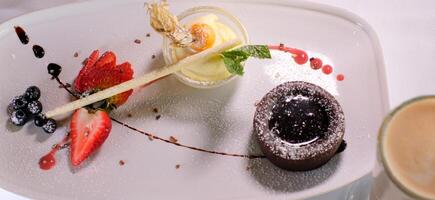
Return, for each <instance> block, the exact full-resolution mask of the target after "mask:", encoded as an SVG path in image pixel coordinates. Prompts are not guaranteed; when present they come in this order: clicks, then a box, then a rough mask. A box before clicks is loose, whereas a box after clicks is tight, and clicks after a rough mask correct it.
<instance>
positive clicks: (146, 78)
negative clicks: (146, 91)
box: [45, 40, 241, 118]
mask: <svg viewBox="0 0 435 200" xmlns="http://www.w3.org/2000/svg"><path fill="white" fill-rule="evenodd" d="M240 43H241V42H240V40H231V41H228V42H225V43H223V44H221V45H218V46H216V47H213V48H210V49H207V50H204V51H202V52H199V53H197V54H194V55H192V56H189V57H186V58H184V59H182V60H180V61H179V62H177V63H175V64H173V65H169V66H164V67H162V68H159V69H156V70H154V71H152V72H150V73H147V74H144V75H142V76H140V77H138V78H135V79H132V80H129V81H126V82H124V83H121V84H119V85H115V86H113V87H110V88H107V89H105V90H102V91H100V92H97V93H95V94H92V95H89V96H87V97H85V98H82V99H78V100H76V101H73V102H70V103H67V104H65V105H63V106H60V107H57V108H55V109H53V110H50V111H48V112H47V113H45V116H46V117H47V118H52V117H55V116H58V115H61V114H64V113H67V112H70V111H73V110H76V109H79V108H81V107H84V106H87V105H90V104H93V103H95V102H98V101H101V100H103V99H107V98H109V97H112V96H114V95H117V94H120V93H123V92H126V91H128V90H130V89H133V88H137V87H139V86H141V85H145V84H147V83H149V82H151V81H153V80H156V79H158V78H161V77H164V76H166V75H169V74H172V73H174V72H177V71H179V70H181V68H183V67H185V66H187V65H190V64H193V63H194V62H196V61H199V60H203V59H208V58H210V57H212V56H215V55H216V54H219V53H221V52H223V51H225V50H228V49H231V48H233V47H235V46H237V45H239V44H240Z"/></svg>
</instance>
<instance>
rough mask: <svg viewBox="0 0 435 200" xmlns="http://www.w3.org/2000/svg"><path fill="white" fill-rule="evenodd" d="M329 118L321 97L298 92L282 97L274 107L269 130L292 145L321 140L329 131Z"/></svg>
mask: <svg viewBox="0 0 435 200" xmlns="http://www.w3.org/2000/svg"><path fill="white" fill-rule="evenodd" d="M328 126H329V118H328V113H327V112H326V111H325V109H324V107H323V106H322V104H321V103H320V102H319V97H316V96H313V95H310V94H307V92H304V91H297V92H296V93H293V94H288V95H284V96H282V97H280V98H279V99H278V101H277V103H276V104H275V105H274V106H273V107H272V114H271V118H270V120H269V129H270V130H271V131H274V132H275V133H276V134H277V135H278V136H279V137H280V138H282V139H283V140H286V141H287V142H290V143H303V142H308V141H311V140H315V139H316V138H321V137H322V136H323V135H324V134H325V133H326V132H327V130H328Z"/></svg>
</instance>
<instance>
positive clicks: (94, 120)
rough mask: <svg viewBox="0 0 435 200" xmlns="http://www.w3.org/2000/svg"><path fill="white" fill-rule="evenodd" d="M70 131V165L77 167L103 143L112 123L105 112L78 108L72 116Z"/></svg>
mask: <svg viewBox="0 0 435 200" xmlns="http://www.w3.org/2000/svg"><path fill="white" fill-rule="evenodd" d="M70 129H71V133H70V137H71V153H70V158H71V163H72V165H73V166H78V165H80V164H81V163H82V162H83V161H84V160H85V159H86V158H88V157H89V155H91V154H92V152H94V151H95V150H97V149H98V148H99V147H100V146H101V145H102V144H103V143H104V141H105V140H106V138H107V137H108V136H109V133H110V130H111V129H112V121H111V120H110V117H109V115H108V114H107V112H105V111H101V110H97V111H95V112H89V111H88V110H87V109H85V108H80V109H78V110H76V111H75V112H74V114H73V116H72V119H71V123H70Z"/></svg>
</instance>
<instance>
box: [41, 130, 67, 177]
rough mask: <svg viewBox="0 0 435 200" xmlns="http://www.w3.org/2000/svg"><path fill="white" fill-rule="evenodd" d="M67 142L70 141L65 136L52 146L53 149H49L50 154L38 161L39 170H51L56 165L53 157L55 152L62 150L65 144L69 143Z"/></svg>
mask: <svg viewBox="0 0 435 200" xmlns="http://www.w3.org/2000/svg"><path fill="white" fill-rule="evenodd" d="M69 141H70V138H69V136H68V135H67V136H66V137H65V138H64V139H63V140H62V141H61V142H59V143H58V144H56V145H54V147H53V149H51V151H50V152H48V153H47V154H46V155H44V156H42V157H41V158H40V159H39V168H41V169H42V170H49V169H51V168H53V167H54V166H55V165H56V157H55V155H56V153H57V151H59V150H60V149H62V148H63V146H64V145H65V144H67V143H69Z"/></svg>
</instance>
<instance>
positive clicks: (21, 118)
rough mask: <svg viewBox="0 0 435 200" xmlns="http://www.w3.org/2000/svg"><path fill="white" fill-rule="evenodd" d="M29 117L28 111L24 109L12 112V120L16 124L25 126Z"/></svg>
mask: <svg viewBox="0 0 435 200" xmlns="http://www.w3.org/2000/svg"><path fill="white" fill-rule="evenodd" d="M28 119H29V116H28V115H27V113H26V111H24V110H22V109H19V110H15V111H13V112H12V114H11V121H12V124H14V125H15V126H23V125H24V124H26V122H27V120H28Z"/></svg>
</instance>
